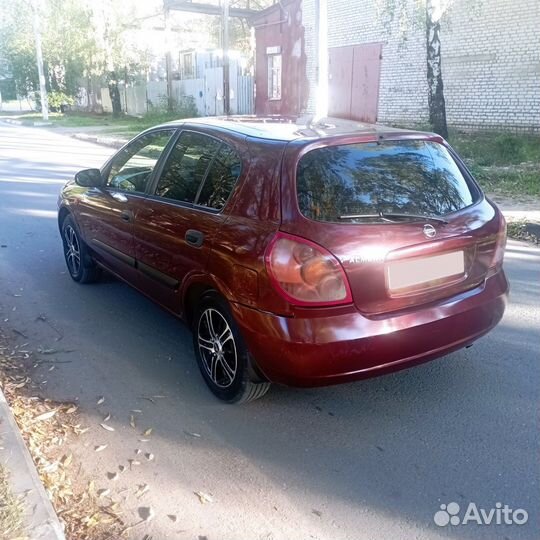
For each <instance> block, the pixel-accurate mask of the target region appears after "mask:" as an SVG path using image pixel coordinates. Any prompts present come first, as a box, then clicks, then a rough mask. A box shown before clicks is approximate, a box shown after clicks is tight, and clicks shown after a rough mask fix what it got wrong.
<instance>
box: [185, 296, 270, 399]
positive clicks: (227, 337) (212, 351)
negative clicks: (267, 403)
mask: <svg viewBox="0 0 540 540" xmlns="http://www.w3.org/2000/svg"><path fill="white" fill-rule="evenodd" d="M193 348H194V350H195V356H196V358H197V363H198V365H199V369H200V370H201V374H202V376H203V379H204V381H205V382H206V384H207V385H208V387H209V388H210V390H211V391H212V393H213V394H214V395H215V396H216V397H218V398H219V399H221V400H222V401H225V402H227V403H246V402H248V401H253V400H255V399H259V398H260V397H262V396H264V394H266V392H268V389H269V388H270V383H269V382H255V381H253V380H252V376H251V373H252V369H251V365H252V363H251V359H250V354H249V351H248V350H247V347H246V346H245V344H244V341H243V339H242V336H241V335H240V332H239V330H238V326H237V324H236V322H235V321H234V319H233V316H232V314H231V311H230V309H229V306H228V305H227V302H226V301H225V300H224V299H222V298H221V297H220V296H218V295H217V294H207V295H205V296H203V297H202V298H201V300H200V302H199V305H198V306H197V309H196V311H195V316H194V318H193Z"/></svg>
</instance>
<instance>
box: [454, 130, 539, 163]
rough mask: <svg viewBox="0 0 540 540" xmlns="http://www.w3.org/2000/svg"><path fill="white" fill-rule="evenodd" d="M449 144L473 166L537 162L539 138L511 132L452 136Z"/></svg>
mask: <svg viewBox="0 0 540 540" xmlns="http://www.w3.org/2000/svg"><path fill="white" fill-rule="evenodd" d="M450 142H451V144H452V146H453V147H454V148H455V149H456V150H457V151H458V152H459V154H460V156H461V157H463V158H464V159H470V160H473V161H474V162H475V164H476V165H479V166H481V167H489V166H493V165H497V166H504V165H518V164H520V163H524V162H536V163H540V136H538V135H528V134H512V133H490V132H486V133H455V132H454V133H451V134H450Z"/></svg>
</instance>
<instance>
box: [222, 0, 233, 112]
mask: <svg viewBox="0 0 540 540" xmlns="http://www.w3.org/2000/svg"><path fill="white" fill-rule="evenodd" d="M222 7H223V11H222V15H221V18H222V27H223V113H224V114H226V115H229V114H231V86H230V81H229V0H222Z"/></svg>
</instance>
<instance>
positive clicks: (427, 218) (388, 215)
mask: <svg viewBox="0 0 540 540" xmlns="http://www.w3.org/2000/svg"><path fill="white" fill-rule="evenodd" d="M379 214H380V216H381V217H386V218H390V219H392V218H396V219H418V220H422V221H438V222H439V223H448V220H447V219H444V218H443V217H440V216H431V215H425V214H398V213H396V212H379Z"/></svg>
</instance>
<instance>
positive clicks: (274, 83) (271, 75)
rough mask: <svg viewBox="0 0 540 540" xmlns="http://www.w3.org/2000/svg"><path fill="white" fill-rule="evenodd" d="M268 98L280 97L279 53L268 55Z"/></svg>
mask: <svg viewBox="0 0 540 540" xmlns="http://www.w3.org/2000/svg"><path fill="white" fill-rule="evenodd" d="M268 99H281V54H269V55H268Z"/></svg>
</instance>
